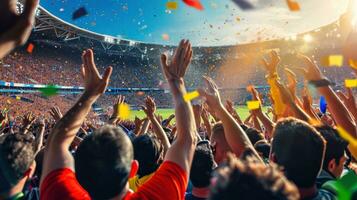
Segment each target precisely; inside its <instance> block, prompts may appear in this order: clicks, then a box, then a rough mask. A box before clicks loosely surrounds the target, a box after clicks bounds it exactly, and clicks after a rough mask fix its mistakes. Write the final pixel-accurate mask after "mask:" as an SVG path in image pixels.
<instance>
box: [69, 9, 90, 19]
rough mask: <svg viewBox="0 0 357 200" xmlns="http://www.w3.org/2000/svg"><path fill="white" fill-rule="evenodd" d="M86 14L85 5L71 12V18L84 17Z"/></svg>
mask: <svg viewBox="0 0 357 200" xmlns="http://www.w3.org/2000/svg"><path fill="white" fill-rule="evenodd" d="M86 15H88V12H87V10H86V8H85V7H80V8H78V9H77V10H76V11H74V12H73V14H72V20H76V19H79V18H81V17H84V16H86Z"/></svg>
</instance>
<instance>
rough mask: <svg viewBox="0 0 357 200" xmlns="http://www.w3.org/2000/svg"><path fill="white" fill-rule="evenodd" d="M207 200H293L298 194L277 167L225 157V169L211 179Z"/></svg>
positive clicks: (250, 160) (219, 170) (229, 156)
mask: <svg viewBox="0 0 357 200" xmlns="http://www.w3.org/2000/svg"><path fill="white" fill-rule="evenodd" d="M214 177H215V178H214V179H215V181H214V182H215V183H213V185H212V189H211V194H210V198H209V199H210V200H228V199H242V200H245V199H246V200H268V199H269V200H272V199H274V200H275V199H279V200H285V199H289V200H295V199H299V192H298V190H297V188H296V187H295V185H294V184H292V183H291V182H289V181H288V180H287V179H286V178H285V177H284V175H283V174H282V173H281V172H280V170H279V169H278V168H277V167H276V165H274V164H273V165H265V164H263V163H260V162H257V161H255V160H253V159H252V158H248V159H247V161H241V160H239V159H237V158H236V157H235V156H234V155H233V154H228V155H227V163H226V165H225V166H222V167H219V169H218V170H217V171H216V173H215V175H214Z"/></svg>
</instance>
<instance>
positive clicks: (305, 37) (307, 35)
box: [303, 34, 313, 43]
mask: <svg viewBox="0 0 357 200" xmlns="http://www.w3.org/2000/svg"><path fill="white" fill-rule="evenodd" d="M303 39H304V41H305V42H307V43H309V42H311V41H312V40H313V38H312V36H311V35H310V34H306V35H304V38H303Z"/></svg>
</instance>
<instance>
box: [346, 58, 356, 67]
mask: <svg viewBox="0 0 357 200" xmlns="http://www.w3.org/2000/svg"><path fill="white" fill-rule="evenodd" d="M348 63H349V64H350V66H351V67H352V68H354V69H357V61H354V60H352V59H350V60H349V61H348Z"/></svg>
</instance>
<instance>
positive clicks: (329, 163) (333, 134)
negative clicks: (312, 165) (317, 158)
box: [316, 126, 348, 178]
mask: <svg viewBox="0 0 357 200" xmlns="http://www.w3.org/2000/svg"><path fill="white" fill-rule="evenodd" d="M316 129H317V131H319V132H320V133H321V135H322V137H324V139H325V140H326V153H325V159H324V162H323V166H322V168H323V169H324V170H326V171H328V172H330V173H331V174H333V175H334V176H335V177H336V178H339V177H340V176H341V174H342V171H343V166H344V164H345V162H346V160H347V157H346V153H345V149H346V148H347V144H348V143H347V142H346V141H345V140H343V139H342V138H341V137H340V136H339V135H338V132H337V130H336V129H334V128H332V127H330V126H323V127H317V128H316Z"/></svg>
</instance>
